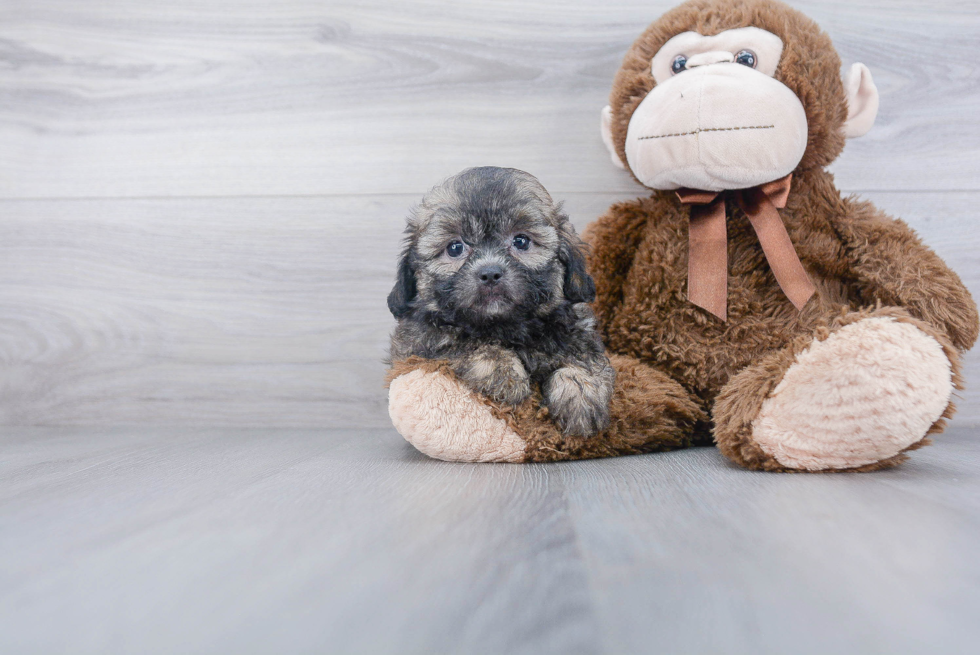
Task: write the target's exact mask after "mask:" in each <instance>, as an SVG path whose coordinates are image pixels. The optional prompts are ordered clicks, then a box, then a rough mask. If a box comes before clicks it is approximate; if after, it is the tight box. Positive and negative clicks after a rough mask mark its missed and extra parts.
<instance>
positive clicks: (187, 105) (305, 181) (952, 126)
mask: <svg viewBox="0 0 980 655" xmlns="http://www.w3.org/2000/svg"><path fill="white" fill-rule="evenodd" d="M673 4H674V3H673V2H660V1H644V2H618V3H613V4H611V5H610V4H607V3H600V2H596V1H593V2H587V1H574V2H567V1H563V2H536V3H520V2H508V3H494V2H488V1H486V0H481V1H478V2H468V3H457V2H453V3H450V2H425V1H419V0H414V1H408V2H395V1H394V0H376V1H374V2H341V1H338V2H312V1H303V0H284V1H282V2H277V3H268V2H255V1H245V2H242V1H235V2H230V1H220V0H208V1H207V2H189V1H179V2H168V3H159V2H149V1H147V0H139V1H134V2H100V3H96V4H91V3H77V2H71V1H69V0H32V1H31V2H29V3H28V2H19V1H16V0H0V425H91V426H98V425H110V424H130V425H143V424H176V425H193V424H197V425H214V426H232V427H233V426H270V427H272V426H298V427H318V426H332V427H356V426H366V427H381V426H385V425H387V421H388V419H387V414H386V412H385V393H384V391H383V389H382V388H381V380H382V375H383V367H382V364H381V363H380V360H381V357H382V356H383V354H384V349H385V346H386V341H387V333H388V331H389V330H390V328H391V326H392V321H391V319H390V317H389V315H388V314H387V311H386V308H385V305H384V297H385V295H386V293H387V291H388V289H389V287H390V284H391V280H392V277H393V271H394V258H395V252H396V251H397V248H398V241H399V239H400V232H401V229H402V225H403V219H404V216H405V214H406V212H407V210H408V208H409V207H410V206H411V204H412V203H413V202H415V201H416V200H417V199H418V197H419V196H420V195H421V193H422V192H423V191H424V190H425V189H427V188H428V187H429V186H431V185H432V184H434V183H436V182H437V181H439V180H440V179H442V178H443V177H445V176H446V175H449V174H452V173H454V172H456V171H457V170H459V169H461V168H464V167H466V166H472V165H482V164H497V165H507V166H515V167H519V168H523V169H526V170H528V171H530V172H532V173H534V174H535V175H537V176H538V177H539V178H540V179H541V180H542V181H543V182H544V184H545V185H546V186H547V187H548V188H549V189H550V190H551V191H552V193H553V195H555V196H556V197H558V198H564V199H566V200H567V206H568V208H569V210H570V212H571V214H572V216H573V218H574V219H575V222H576V224H577V225H578V226H579V227H582V226H584V225H585V224H586V223H588V222H589V221H590V220H592V219H593V218H595V217H596V216H597V215H598V214H599V213H601V212H602V211H603V210H604V209H605V207H607V206H608V205H609V204H610V203H611V202H613V201H616V200H620V199H625V198H630V197H635V196H637V195H641V194H643V193H644V190H643V189H642V188H640V187H638V186H637V185H635V184H634V183H633V182H631V181H630V179H629V178H628V177H627V176H626V175H625V174H624V173H623V172H621V171H619V170H617V169H615V168H613V167H612V166H611V165H610V163H609V160H608V157H607V155H606V154H605V151H604V148H603V146H602V143H601V141H600V139H599V135H598V115H599V110H600V108H601V107H602V106H603V105H604V104H605V98H606V95H607V94H608V90H609V86H610V83H611V79H612V75H613V73H614V72H615V70H616V68H617V66H618V64H619V61H620V59H621V58H622V55H623V53H624V52H625V50H626V48H627V47H628V45H629V44H630V43H631V41H632V40H633V39H634V38H635V37H636V36H637V34H639V32H640V31H641V30H642V29H643V28H644V27H645V26H646V25H647V24H648V23H649V22H650V21H652V20H653V19H654V18H656V17H657V16H658V15H659V14H660V13H661V12H662V11H663V10H665V9H667V8H669V7H670V6H672V5H673ZM793 4H794V5H796V6H798V7H799V8H800V9H802V10H803V11H805V12H806V13H807V14H809V15H810V16H811V17H813V18H814V19H816V20H817V21H818V22H819V23H820V24H821V25H822V26H823V27H824V28H825V29H826V30H827V31H828V32H829V33H830V35H831V36H832V38H833V39H834V41H835V44H836V46H837V49H838V51H839V52H840V54H841V57H842V59H843V60H844V64H845V66H847V65H849V64H850V63H851V62H854V61H863V62H864V63H866V64H868V65H869V66H870V68H871V70H872V72H873V73H874V76H875V80H876V82H877V84H878V87H879V89H880V91H881V93H882V103H881V112H880V114H879V118H878V123H877V125H876V126H875V128H874V129H873V130H872V131H871V133H870V134H869V135H868V136H866V137H864V138H862V139H860V140H855V141H853V142H851V143H850V144H849V145H848V147H847V149H846V150H845V153H844V155H843V156H842V157H841V158H840V160H838V162H836V163H835V164H834V166H833V168H832V170H833V171H834V172H835V174H836V177H837V181H838V184H839V186H840V187H841V188H842V189H844V190H846V191H849V192H854V193H858V194H861V195H863V196H865V197H868V198H870V199H872V200H873V201H875V202H876V203H878V204H879V206H881V207H882V208H884V209H886V210H887V211H888V212H890V213H891V214H893V215H895V216H899V217H902V218H904V219H905V220H907V221H908V222H909V223H910V224H911V225H912V226H913V227H915V228H916V229H917V230H918V231H919V233H920V234H921V235H922V237H923V238H924V240H925V241H926V242H927V243H929V244H930V245H931V246H933V247H934V248H935V249H936V250H937V251H938V252H939V253H940V254H941V255H943V256H944V257H945V258H946V259H947V261H949V262H950V264H951V265H952V266H953V267H954V268H955V269H956V270H957V271H958V272H959V273H960V275H961V277H963V279H964V281H965V282H966V283H967V285H968V286H969V287H970V288H971V290H972V291H973V292H974V295H975V296H977V297H980V257H978V255H977V250H978V246H980V236H978V233H977V229H976V227H975V223H974V220H975V219H974V216H975V214H976V210H975V208H976V207H977V205H978V202H980V182H978V173H980V129H978V128H977V124H976V117H977V116H978V115H980V67H978V65H977V63H976V62H978V61H980V39H978V38H977V34H980V7H978V6H977V5H976V4H975V3H965V2H954V1H946V2H924V1H920V2H914V1H911V0H906V1H895V0H873V1H870V2H863V3H854V2H842V1H841V2H837V1H823V2H796V3H793ZM967 377H968V382H969V383H971V386H977V385H978V384H980V357H978V355H977V354H976V353H971V354H970V355H969V356H968V359H967ZM960 406H961V411H960V415H959V417H958V418H957V422H958V423H961V424H963V423H977V422H980V394H978V393H977V392H976V391H973V390H970V391H968V392H967V393H966V394H964V397H963V399H962V401H961V402H960Z"/></svg>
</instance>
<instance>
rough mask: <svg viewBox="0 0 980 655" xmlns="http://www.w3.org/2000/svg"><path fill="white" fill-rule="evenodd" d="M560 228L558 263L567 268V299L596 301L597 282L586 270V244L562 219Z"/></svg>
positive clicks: (571, 300)
mask: <svg viewBox="0 0 980 655" xmlns="http://www.w3.org/2000/svg"><path fill="white" fill-rule="evenodd" d="M562 218H563V219H564V220H562V221H561V225H560V227H559V228H558V235H559V239H560V240H561V243H560V245H559V246H558V261H560V262H561V263H562V264H564V266H565V299H566V300H568V301H569V302H573V303H577V302H592V301H593V300H595V282H594V281H593V280H592V276H591V275H589V272H588V271H587V270H586V268H585V248H586V246H585V244H584V243H582V240H581V239H580V238H579V237H578V235H577V234H575V228H573V227H572V224H571V223H570V222H569V221H568V218H567V217H564V216H563V217H562Z"/></svg>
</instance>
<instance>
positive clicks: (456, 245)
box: [446, 241, 466, 258]
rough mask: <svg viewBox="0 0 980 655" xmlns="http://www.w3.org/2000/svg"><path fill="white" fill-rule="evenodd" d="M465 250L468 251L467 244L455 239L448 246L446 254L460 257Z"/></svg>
mask: <svg viewBox="0 0 980 655" xmlns="http://www.w3.org/2000/svg"><path fill="white" fill-rule="evenodd" d="M464 252H466V244H464V243H463V242H462V241H453V242H452V243H450V244H449V245H448V246H446V254H447V255H449V256H450V257H453V258H456V257H459V256H460V255H462V254H463V253H464Z"/></svg>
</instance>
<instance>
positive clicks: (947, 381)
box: [714, 308, 957, 471]
mask: <svg viewBox="0 0 980 655" xmlns="http://www.w3.org/2000/svg"><path fill="white" fill-rule="evenodd" d="M956 362H957V355H956V351H955V350H954V349H953V348H952V346H950V344H949V342H948V341H947V340H946V338H945V337H944V336H942V335H941V334H939V333H938V332H936V331H935V330H933V329H932V328H931V327H929V326H928V325H926V324H924V323H922V322H920V321H917V320H916V319H914V318H912V317H910V316H909V315H908V314H907V313H905V312H904V311H903V310H900V309H893V308H885V309H880V310H877V311H874V312H864V313H858V312H855V313H853V314H850V315H848V316H845V317H843V319H841V320H840V321H839V322H838V323H837V324H836V325H835V326H833V327H832V328H831V329H830V330H828V331H825V332H824V333H823V334H820V335H817V336H816V338H814V339H813V340H812V341H809V343H806V341H805V340H804V341H801V342H799V343H796V344H794V345H793V346H791V347H789V348H788V349H786V350H784V351H780V352H778V353H775V354H774V355H772V356H770V357H769V358H767V359H766V360H763V361H762V362H759V363H758V364H756V365H753V366H750V367H749V368H747V369H745V370H743V371H742V372H741V373H739V374H738V375H737V376H735V377H734V378H732V380H730V381H729V383H728V384H727V385H726V386H725V388H724V389H723V390H722V392H721V394H719V397H718V399H717V401H716V403H715V411H714V418H715V438H716V441H717V442H718V446H719V447H720V448H721V450H722V452H724V453H725V454H726V455H727V456H728V457H729V458H731V459H733V460H734V461H736V462H738V463H740V464H743V465H745V466H749V467H750V468H761V469H767V470H807V471H825V470H854V469H860V470H872V469H876V468H884V467H887V466H891V465H894V464H897V463H899V462H901V461H903V460H904V459H905V456H904V455H901V453H902V452H903V451H905V450H909V449H911V448H914V447H916V446H917V445H920V442H922V441H923V440H924V439H925V437H926V435H927V434H930V433H933V432H939V431H941V429H942V426H943V419H944V418H946V417H948V416H949V415H951V413H952V405H951V404H950V396H951V394H952V392H953V388H954V384H955V383H956V380H957V376H956V366H957V364H956Z"/></svg>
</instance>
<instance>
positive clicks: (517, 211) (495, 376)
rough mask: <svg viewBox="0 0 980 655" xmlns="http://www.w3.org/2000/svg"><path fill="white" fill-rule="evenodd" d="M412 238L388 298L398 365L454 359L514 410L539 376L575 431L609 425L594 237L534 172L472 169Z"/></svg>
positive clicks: (426, 212) (474, 382)
mask: <svg viewBox="0 0 980 655" xmlns="http://www.w3.org/2000/svg"><path fill="white" fill-rule="evenodd" d="M406 235H407V236H406V244H405V249H404V251H403V253H402V255H401V260H400V262H399V265H398V279H397V281H396V282H395V287H394V289H392V291H391V294H390V295H389V296H388V308H389V309H390V310H391V313H392V314H394V316H395V318H396V319H398V326H397V327H396V328H395V332H394V334H393V335H392V338H391V351H390V358H391V360H400V359H405V358H407V357H409V356H412V355H416V356H419V357H424V358H427V359H445V360H448V361H449V362H450V363H451V366H452V368H453V370H454V371H455V373H456V374H457V375H458V376H459V377H460V379H462V380H463V381H464V383H465V384H467V385H468V386H469V387H470V388H472V389H473V390H474V391H477V392H479V393H481V394H484V395H486V396H488V397H489V398H492V399H493V400H496V401H498V402H500V403H504V404H508V405H517V404H519V403H521V402H522V401H523V400H525V399H526V398H527V397H528V396H529V395H530V394H531V388H532V383H536V384H537V385H538V386H539V387H540V389H541V392H542V395H543V397H544V402H545V403H546V404H547V406H548V409H549V414H550V415H551V416H552V418H553V419H554V420H555V422H556V423H557V425H558V427H559V428H560V429H561V430H562V432H563V433H564V434H565V435H567V436H580V437H588V436H592V435H594V434H596V433H597V432H599V431H600V430H602V429H603V428H605V427H606V426H607V425H608V423H609V400H610V398H611V397H612V392H613V383H614V381H615V376H616V374H615V371H614V370H613V368H612V367H611V366H610V365H609V360H608V359H607V358H606V356H605V354H604V352H603V346H602V341H601V340H600V338H599V335H598V333H597V331H596V326H595V316H594V315H593V313H592V310H591V308H590V307H589V306H588V305H587V304H586V303H589V302H591V301H593V300H594V299H595V283H594V282H593V281H592V278H591V277H590V276H589V275H588V273H586V271H585V258H584V254H583V249H584V244H583V243H582V241H581V240H580V239H579V237H578V236H577V235H576V234H575V229H574V228H573V227H572V225H571V223H570V222H569V220H568V217H567V216H565V215H564V214H563V213H562V212H561V205H560V204H555V203H554V201H553V200H552V199H551V196H550V195H549V194H548V192H547V191H545V189H544V187H543V186H541V183H540V182H538V180H537V179H536V178H535V177H534V176H532V175H530V174H528V173H525V172H524V171H519V170H516V169H513V168H496V167H490V166H487V167H482V168H470V169H467V170H465V171H463V172H461V173H459V174H457V175H455V176H453V177H451V178H449V179H448V180H446V181H445V182H443V183H442V184H440V185H439V186H437V187H435V188H433V189H432V190H431V191H429V193H427V194H426V195H425V197H424V198H423V199H422V202H421V204H419V206H418V207H416V208H415V209H414V210H413V212H412V214H411V216H410V217H409V219H408V228H407V230H406Z"/></svg>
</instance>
